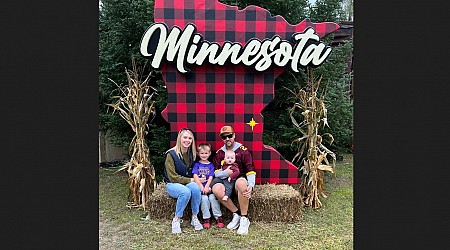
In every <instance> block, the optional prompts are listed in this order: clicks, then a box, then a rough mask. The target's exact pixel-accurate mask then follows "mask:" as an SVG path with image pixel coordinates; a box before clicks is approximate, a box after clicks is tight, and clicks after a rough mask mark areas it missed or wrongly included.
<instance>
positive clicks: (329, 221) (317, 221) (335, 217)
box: [99, 154, 353, 249]
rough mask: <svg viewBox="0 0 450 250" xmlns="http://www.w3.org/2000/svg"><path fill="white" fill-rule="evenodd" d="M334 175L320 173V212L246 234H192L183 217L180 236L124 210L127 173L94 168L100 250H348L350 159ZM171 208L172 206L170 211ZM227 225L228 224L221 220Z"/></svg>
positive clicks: (167, 225)
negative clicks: (322, 178) (322, 176)
mask: <svg viewBox="0 0 450 250" xmlns="http://www.w3.org/2000/svg"><path fill="white" fill-rule="evenodd" d="M336 169H337V172H336V176H334V175H333V174H326V175H325V192H326V193H327V195H328V197H327V198H322V199H321V201H322V204H323V206H322V208H320V209H318V210H313V209H310V208H305V210H304V212H303V218H302V220H301V221H300V222H296V223H288V224H287V223H266V222H252V223H251V225H250V228H249V234H248V235H245V236H239V235H237V234H236V230H233V231H231V230H228V229H226V228H222V229H219V228H216V227H215V224H214V223H213V225H212V227H211V228H210V229H208V230H202V231H199V232H196V231H194V229H193V228H192V226H190V224H189V220H188V219H187V218H185V221H184V222H183V223H182V226H181V228H182V230H183V233H182V234H180V235H173V234H172V233H171V221H169V220H155V219H152V218H150V220H148V221H144V220H141V217H142V216H143V215H144V214H145V212H144V211H143V210H142V209H136V208H133V209H129V208H127V207H126V203H127V201H128V197H127V196H128V185H127V183H126V178H127V176H126V173H125V172H119V173H115V172H114V171H113V170H111V169H107V168H99V235H100V237H99V247H100V249H353V155H351V154H348V155H344V160H343V161H339V162H337V166H336ZM174 210H175V208H174ZM225 223H228V221H225Z"/></svg>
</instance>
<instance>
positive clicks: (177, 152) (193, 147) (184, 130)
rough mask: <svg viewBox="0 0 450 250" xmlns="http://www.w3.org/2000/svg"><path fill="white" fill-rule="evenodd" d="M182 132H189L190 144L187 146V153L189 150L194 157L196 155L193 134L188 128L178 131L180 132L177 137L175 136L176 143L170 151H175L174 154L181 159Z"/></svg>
mask: <svg viewBox="0 0 450 250" xmlns="http://www.w3.org/2000/svg"><path fill="white" fill-rule="evenodd" d="M183 132H189V133H190V134H191V136H192V143H191V146H189V149H188V151H189V150H191V151H192V154H193V155H194V157H195V156H196V155H197V147H196V146H195V138H194V132H192V130H190V129H188V128H182V129H180V132H178V136H177V143H176V144H175V146H174V147H173V148H171V149H173V150H174V151H175V154H177V155H178V156H179V157H180V158H183V156H182V155H181V136H182V134H183ZM171 149H169V150H171Z"/></svg>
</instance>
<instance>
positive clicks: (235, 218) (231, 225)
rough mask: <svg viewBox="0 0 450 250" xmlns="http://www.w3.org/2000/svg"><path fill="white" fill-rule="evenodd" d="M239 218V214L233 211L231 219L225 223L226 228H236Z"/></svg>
mask: <svg viewBox="0 0 450 250" xmlns="http://www.w3.org/2000/svg"><path fill="white" fill-rule="evenodd" d="M240 219H241V216H239V215H238V214H237V213H233V219H232V220H231V222H230V223H229V224H228V225H227V228H228V229H236V228H238V227H239V221H240Z"/></svg>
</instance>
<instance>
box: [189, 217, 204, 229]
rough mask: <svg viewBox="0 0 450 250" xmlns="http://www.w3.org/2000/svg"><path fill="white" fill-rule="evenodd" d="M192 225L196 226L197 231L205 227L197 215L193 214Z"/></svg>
mask: <svg viewBox="0 0 450 250" xmlns="http://www.w3.org/2000/svg"><path fill="white" fill-rule="evenodd" d="M191 225H192V226H194V229H195V230H197V231H198V230H202V229H203V226H202V224H201V223H200V221H199V220H198V218H197V216H192V220H191Z"/></svg>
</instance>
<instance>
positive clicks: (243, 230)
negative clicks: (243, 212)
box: [237, 216, 250, 235]
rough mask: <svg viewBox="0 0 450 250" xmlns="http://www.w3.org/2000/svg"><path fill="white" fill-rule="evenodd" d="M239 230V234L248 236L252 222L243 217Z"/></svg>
mask: <svg viewBox="0 0 450 250" xmlns="http://www.w3.org/2000/svg"><path fill="white" fill-rule="evenodd" d="M239 224H240V225H239V229H238V230H237V234H241V235H242V234H248V226H250V221H249V220H248V218H247V217H244V216H242V217H241V220H240V223H239Z"/></svg>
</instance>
